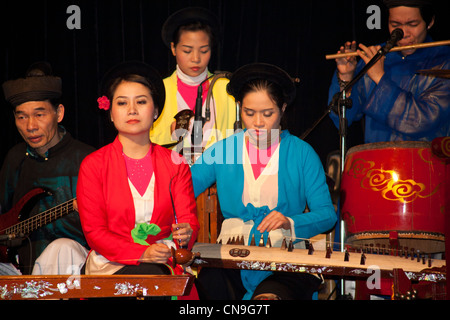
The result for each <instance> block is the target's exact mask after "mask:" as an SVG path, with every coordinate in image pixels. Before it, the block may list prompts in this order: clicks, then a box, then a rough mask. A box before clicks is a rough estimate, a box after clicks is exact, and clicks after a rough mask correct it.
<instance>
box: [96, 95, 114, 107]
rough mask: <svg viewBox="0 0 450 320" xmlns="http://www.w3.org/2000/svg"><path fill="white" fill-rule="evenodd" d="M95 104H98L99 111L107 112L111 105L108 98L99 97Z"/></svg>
mask: <svg viewBox="0 0 450 320" xmlns="http://www.w3.org/2000/svg"><path fill="white" fill-rule="evenodd" d="M97 102H98V108H99V109H102V110H109V107H110V105H111V103H110V102H109V99H108V97H106V96H101V97H100V98H98V99H97Z"/></svg>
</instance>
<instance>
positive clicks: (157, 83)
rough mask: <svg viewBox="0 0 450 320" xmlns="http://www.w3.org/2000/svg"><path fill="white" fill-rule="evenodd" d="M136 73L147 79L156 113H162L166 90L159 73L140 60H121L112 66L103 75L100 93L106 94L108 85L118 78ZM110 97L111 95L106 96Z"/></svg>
mask: <svg viewBox="0 0 450 320" xmlns="http://www.w3.org/2000/svg"><path fill="white" fill-rule="evenodd" d="M132 74H136V75H139V76H142V77H144V78H146V79H147V81H148V82H149V84H150V86H151V88H150V90H151V94H152V98H153V102H154V103H155V105H156V106H157V107H158V115H160V114H161V113H162V109H163V108H164V102H165V99H166V91H165V88H164V83H163V80H162V77H161V75H160V74H159V73H158V71H156V70H155V69H154V68H152V67H151V66H149V65H148V64H146V63H144V62H141V61H127V62H122V63H119V64H117V65H115V66H114V67H112V68H111V69H110V70H109V71H108V72H106V74H105V75H104V76H103V80H102V82H101V86H100V95H107V94H108V91H109V88H110V86H111V85H112V84H113V83H114V82H115V81H116V80H117V79H119V78H125V77H126V76H128V75H132ZM108 98H111V97H108Z"/></svg>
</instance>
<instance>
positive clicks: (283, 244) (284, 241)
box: [281, 238, 287, 250]
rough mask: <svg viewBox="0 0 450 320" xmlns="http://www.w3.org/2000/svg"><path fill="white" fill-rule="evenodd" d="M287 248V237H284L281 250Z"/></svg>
mask: <svg viewBox="0 0 450 320" xmlns="http://www.w3.org/2000/svg"><path fill="white" fill-rule="evenodd" d="M286 249H287V243H286V238H283V242H282V243H281V250H286Z"/></svg>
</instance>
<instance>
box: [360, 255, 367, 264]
mask: <svg viewBox="0 0 450 320" xmlns="http://www.w3.org/2000/svg"><path fill="white" fill-rule="evenodd" d="M359 264H360V265H365V264H366V255H365V254H364V252H363V253H361V261H360V263H359Z"/></svg>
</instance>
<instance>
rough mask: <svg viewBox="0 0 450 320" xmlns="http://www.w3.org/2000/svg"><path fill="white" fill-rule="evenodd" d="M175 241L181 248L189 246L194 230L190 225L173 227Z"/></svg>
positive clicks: (183, 224)
mask: <svg viewBox="0 0 450 320" xmlns="http://www.w3.org/2000/svg"><path fill="white" fill-rule="evenodd" d="M172 230H173V231H172V237H173V240H174V241H176V242H178V243H179V245H180V246H187V245H188V243H189V241H190V240H191V237H192V233H193V230H192V228H191V225H190V224H189V223H179V224H173V225H172Z"/></svg>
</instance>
